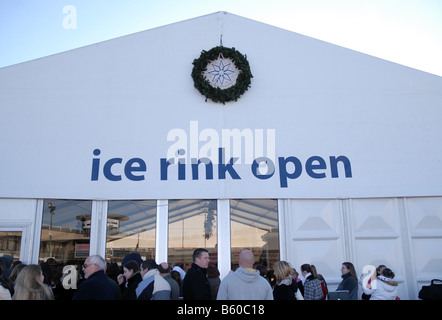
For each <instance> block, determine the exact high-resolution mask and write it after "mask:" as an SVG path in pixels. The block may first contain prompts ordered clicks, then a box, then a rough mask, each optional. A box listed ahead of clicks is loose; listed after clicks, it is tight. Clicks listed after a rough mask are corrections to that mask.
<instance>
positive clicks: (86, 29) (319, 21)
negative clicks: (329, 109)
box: [0, 0, 442, 76]
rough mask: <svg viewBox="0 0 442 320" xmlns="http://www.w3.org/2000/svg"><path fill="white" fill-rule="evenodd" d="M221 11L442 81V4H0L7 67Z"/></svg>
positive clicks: (112, 0) (63, 0)
mask: <svg viewBox="0 0 442 320" xmlns="http://www.w3.org/2000/svg"><path fill="white" fill-rule="evenodd" d="M217 11H227V12H230V13H233V14H237V15H240V16H243V17H246V18H250V19H253V20H257V21H261V22H264V23H267V24H271V25H274V26H277V27H281V28H283V29H287V30H290V31H294V32H297V33H300V34H303V35H306V36H310V37H313V38H316V39H320V40H324V41H327V42H330V43H333V44H337V45H340V46H343V47H346V48H350V49H353V50H356V51H360V52H364V53H367V54H370V55H373V56H376V57H379V58H382V59H386V60H389V61H393V62H396V63H400V64H403V65H406V66H410V67H412V68H416V69H419V70H423V71H426V72H429V73H433V74H436V75H439V76H442V0H266V1H264V0H124V1H121V0H0V67H5V66H9V65H12V64H16V63H20V62H23V61H28V60H32V59H36V58H40V57H44V56H47V55H51V54H54V53H58V52H62V51H66V50H70V49H74V48H78V47H81V46H85V45H89V44H92V43H96V42H100V41H104V40H108V39H112V38H116V37H119V36H123V35H126V34H130V33H134V32H138V31H142V30H146V29H151V28H155V27H158V26H163V25H166V24H170V23H173V22H178V21H181V20H186V19H190V18H195V17H198V16H201V15H205V14H209V13H213V12H217ZM74 13H75V16H74ZM71 18H72V19H71ZM73 18H75V19H73ZM74 25H75V28H73V27H74Z"/></svg>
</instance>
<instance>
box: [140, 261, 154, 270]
mask: <svg viewBox="0 0 442 320" xmlns="http://www.w3.org/2000/svg"><path fill="white" fill-rule="evenodd" d="M141 268H143V269H149V270H150V269H158V265H157V263H156V262H155V260H154V259H146V260H145V261H143V262H142V263H141Z"/></svg>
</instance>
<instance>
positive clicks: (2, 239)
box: [0, 231, 21, 260]
mask: <svg viewBox="0 0 442 320" xmlns="http://www.w3.org/2000/svg"><path fill="white" fill-rule="evenodd" d="M20 246H21V232H20V231H0V257H1V256H3V255H10V256H13V257H14V260H20Z"/></svg>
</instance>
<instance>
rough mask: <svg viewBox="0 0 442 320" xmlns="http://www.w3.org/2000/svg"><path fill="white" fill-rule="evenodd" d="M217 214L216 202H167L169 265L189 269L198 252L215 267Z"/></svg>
mask: <svg viewBox="0 0 442 320" xmlns="http://www.w3.org/2000/svg"><path fill="white" fill-rule="evenodd" d="M216 210H217V203H216V200H169V253H168V261H169V263H171V264H172V265H176V264H183V266H184V267H187V268H188V267H190V265H191V264H192V262H193V259H192V254H193V251H194V250H195V249H197V248H205V249H207V250H208V251H209V255H210V261H211V262H212V263H214V264H216V263H217V241H218V240H217V238H218V237H217V218H216V216H217V214H216V213H217V212H216Z"/></svg>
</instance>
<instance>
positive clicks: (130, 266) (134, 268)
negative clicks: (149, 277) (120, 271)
mask: <svg viewBox="0 0 442 320" xmlns="http://www.w3.org/2000/svg"><path fill="white" fill-rule="evenodd" d="M124 267H125V268H126V269H127V270H132V271H133V273H135V272H138V271H140V265H139V264H138V262H136V261H135V260H130V261H129V262H127V263H126V264H125V265H124Z"/></svg>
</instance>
